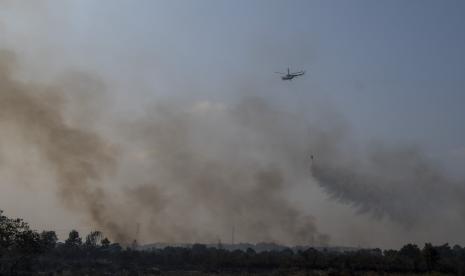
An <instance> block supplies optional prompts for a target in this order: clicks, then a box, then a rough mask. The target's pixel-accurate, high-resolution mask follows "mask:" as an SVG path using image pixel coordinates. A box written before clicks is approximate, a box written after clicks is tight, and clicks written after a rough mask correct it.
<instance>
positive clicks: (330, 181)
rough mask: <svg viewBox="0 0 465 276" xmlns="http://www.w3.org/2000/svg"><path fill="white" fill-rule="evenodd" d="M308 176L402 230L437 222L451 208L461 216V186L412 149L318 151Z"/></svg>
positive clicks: (335, 195) (418, 151)
mask: <svg viewBox="0 0 465 276" xmlns="http://www.w3.org/2000/svg"><path fill="white" fill-rule="evenodd" d="M347 156H352V158H351V159H347ZM312 174H313V176H314V177H315V178H316V179H317V182H318V184H319V185H320V186H321V187H322V188H323V189H324V190H325V191H326V192H327V193H328V194H330V195H331V196H332V198H334V199H336V200H339V201H341V202H343V203H346V204H349V205H351V206H353V207H354V208H356V209H357V210H358V211H359V212H360V213H370V214H372V215H373V216H374V217H377V218H382V217H384V216H388V217H389V218H390V219H391V220H393V221H396V222H398V223H401V224H402V225H404V226H406V227H408V228H411V227H414V226H415V225H417V224H418V223H428V222H431V221H438V220H439V221H441V220H442V219H444V218H446V217H448V216H450V213H451V212H452V213H456V215H458V216H459V217H461V216H462V215H463V214H461V210H463V207H464V204H463V200H462V199H463V196H464V195H465V194H464V191H463V188H461V187H460V185H459V183H455V182H454V181H452V180H451V179H450V178H449V177H448V176H447V174H446V173H444V172H443V171H441V170H440V169H439V166H438V165H437V164H434V163H433V162H432V161H431V160H430V159H428V158H427V157H426V156H424V154H423V153H422V152H421V151H420V150H419V149H418V148H415V147H397V148H394V147H387V146H382V145H379V144H378V145H376V146H373V147H371V148H369V149H368V150H367V151H366V153H365V154H361V153H357V152H352V153H350V154H349V155H347V153H345V156H343V155H342V153H336V152H335V151H333V152H332V153H330V154H328V155H325V154H324V153H322V154H321V155H320V156H319V158H317V159H315V160H314V161H313V164H312Z"/></svg>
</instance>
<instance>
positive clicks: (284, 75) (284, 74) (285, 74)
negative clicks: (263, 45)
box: [275, 68, 305, 80]
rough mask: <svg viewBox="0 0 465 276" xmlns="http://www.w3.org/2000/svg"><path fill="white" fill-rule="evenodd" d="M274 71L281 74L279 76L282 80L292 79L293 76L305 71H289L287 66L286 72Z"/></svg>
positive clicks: (300, 74) (302, 73)
mask: <svg viewBox="0 0 465 276" xmlns="http://www.w3.org/2000/svg"><path fill="white" fill-rule="evenodd" d="M275 73H276V74H281V75H283V76H282V77H281V79H282V80H292V79H293V78H295V77H298V76H302V75H304V74H305V71H299V72H294V73H291V72H290V70H289V68H287V73H281V72H275Z"/></svg>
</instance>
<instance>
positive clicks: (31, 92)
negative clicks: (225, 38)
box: [0, 51, 464, 244]
mask: <svg viewBox="0 0 465 276" xmlns="http://www.w3.org/2000/svg"><path fill="white" fill-rule="evenodd" d="M17 70H18V64H16V60H15V55H14V53H12V52H11V51H2V52H1V53H0V125H1V127H2V129H3V130H4V131H5V132H7V131H8V132H9V131H11V132H14V133H16V134H17V135H18V137H19V138H18V139H17V140H18V141H14V143H17V144H21V143H27V144H28V145H33V146H34V147H35V148H36V149H37V151H38V153H39V155H40V157H41V160H43V161H44V162H43V163H44V164H40V166H41V168H43V169H44V170H45V169H47V170H50V171H52V172H53V174H54V175H55V179H53V180H51V182H53V183H56V185H57V195H58V196H59V197H60V199H61V201H62V202H63V204H64V206H66V207H67V208H69V209H70V210H75V211H79V212H82V213H84V214H86V216H87V217H88V219H89V220H90V223H91V224H92V225H95V226H96V227H97V228H99V229H98V230H102V231H104V232H105V233H106V234H108V235H110V236H111V238H113V239H115V240H116V241H120V242H124V243H127V242H130V241H131V240H132V239H134V238H137V239H142V240H143V241H168V242H216V241H217V240H218V239H223V240H226V241H229V238H230V237H231V231H232V229H235V235H236V236H235V238H236V241H250V242H257V241H275V242H280V243H286V244H309V243H315V244H326V243H327V242H328V241H329V236H328V235H327V234H325V233H322V232H321V231H320V230H319V228H318V227H317V225H318V219H319V216H324V214H325V213H324V211H323V212H322V211H321V210H315V211H314V212H312V211H308V210H307V211H304V210H303V209H302V206H299V205H298V204H296V202H295V201H294V198H293V196H292V195H291V193H290V191H292V190H295V189H297V188H298V187H299V185H301V184H302V183H305V184H306V185H312V184H314V183H316V184H317V185H319V187H321V188H322V190H323V191H324V192H325V193H326V194H327V195H328V196H329V199H330V200H336V201H338V202H340V203H342V204H347V205H349V206H351V207H352V208H354V209H355V210H357V211H358V212H359V213H362V214H370V215H371V216H372V217H373V220H374V221H376V219H379V218H387V219H389V220H390V221H392V222H394V223H396V224H399V225H401V226H402V227H405V228H406V229H417V228H419V227H421V225H425V224H428V223H429V222H430V221H431V220H434V221H438V222H441V221H442V222H448V221H454V220H457V219H458V220H462V219H463V214H464V204H463V202H462V199H463V196H464V191H463V188H462V187H461V185H460V183H456V182H455V181H453V180H451V179H450V177H448V175H447V173H445V172H443V171H442V170H441V169H440V166H438V165H437V164H435V163H434V162H432V161H431V160H429V159H428V158H427V157H426V156H425V154H423V153H422V152H421V150H420V149H418V148H415V147H404V146H401V147H391V146H386V145H384V144H383V143H378V144H373V145H370V146H367V147H361V146H359V145H357V144H355V143H352V142H351V141H352V137H351V136H350V135H349V134H348V131H347V130H348V126H347V125H346V124H344V123H340V122H341V121H343V119H342V118H339V117H338V116H337V115H335V114H330V115H329V116H328V113H325V112H321V113H317V114H315V115H314V116H317V117H319V118H318V120H315V122H309V120H308V118H304V117H302V116H298V115H296V114H294V113H292V112H285V111H282V110H280V109H279V108H278V107H277V106H276V105H274V103H273V101H272V100H269V99H263V98H259V97H245V98H242V99H240V100H239V101H238V102H236V103H233V104H231V103H229V104H226V103H221V102H212V101H196V102H187V103H185V102H180V101H174V102H170V103H168V102H163V103H161V102H158V103H157V104H155V105H154V106H152V108H150V109H148V110H146V111H145V112H143V113H144V114H143V115H140V116H138V117H136V116H135V115H134V116H132V117H129V118H127V117H126V118H122V119H120V118H119V117H118V116H116V115H115V114H106V116H109V117H108V118H109V119H108V120H107V121H106V123H105V124H104V123H102V122H101V121H100V120H98V119H97V118H98V117H99V116H101V115H102V113H105V111H104V108H101V107H102V106H105V105H106V104H107V103H108V99H107V98H106V97H105V96H104V95H103V96H102V94H101V93H98V91H100V90H104V85H102V83H101V81H99V80H98V78H96V77H93V76H86V75H85V74H84V75H83V74H76V73H72V74H69V75H68V79H67V81H57V82H54V83H51V84H50V83H49V84H43V83H37V82H29V81H25V80H21V79H19V78H17V77H16V74H15V73H16V71H17ZM96 102H99V103H103V104H96ZM103 115H105V114H103ZM1 142H2V143H3V142H5V141H4V139H2V140H1ZM311 156H313V158H311ZM0 157H1V156H0ZM0 161H2V164H3V162H6V161H4V160H2V159H1V158H0ZM31 181H33V180H31ZM309 198H310V197H309ZM315 214H316V215H315ZM460 225H462V224H460Z"/></svg>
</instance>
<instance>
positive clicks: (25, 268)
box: [0, 210, 465, 275]
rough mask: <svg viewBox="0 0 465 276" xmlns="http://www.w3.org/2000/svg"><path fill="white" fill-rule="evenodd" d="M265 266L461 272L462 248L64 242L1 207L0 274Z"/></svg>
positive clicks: (94, 235)
mask: <svg viewBox="0 0 465 276" xmlns="http://www.w3.org/2000/svg"><path fill="white" fill-rule="evenodd" d="M174 270H175V271H205V272H211V273H220V272H243V271H247V272H266V271H276V270H281V271H282V270H287V271H290V270H294V271H302V272H310V271H338V272H345V273H349V275H350V273H360V272H368V271H371V272H376V273H387V274H389V273H426V272H433V271H434V272H438V273H444V274H455V275H465V248H462V247H461V246H459V245H455V246H453V247H451V246H449V245H448V244H444V245H441V246H433V245H432V244H430V243H426V244H425V245H424V246H423V247H422V248H420V247H418V246H417V245H415V244H407V245H405V246H403V247H402V248H401V249H399V250H381V249H359V250H355V251H346V252H335V251H330V250H324V249H319V250H317V249H315V248H306V249H300V250H292V249H291V248H285V249H283V250H279V251H264V252H256V251H255V250H254V249H252V248H248V249H247V250H233V251H229V250H226V249H222V248H214V247H207V246H206V245H203V244H194V245H192V246H191V247H165V248H162V249H150V250H136V247H135V245H129V246H124V247H123V246H121V245H120V244H118V243H113V242H111V241H110V240H109V239H108V238H106V237H105V236H104V235H103V234H102V233H101V232H99V231H94V232H91V233H89V234H88V235H87V236H86V237H85V238H82V237H81V236H80V234H79V233H78V232H77V231H75V230H72V231H71V232H70V233H69V236H68V238H67V239H66V240H65V241H64V242H59V241H58V238H57V235H56V233H55V232H54V231H42V232H40V233H39V232H37V231H35V230H32V229H30V227H29V225H28V224H27V223H26V222H24V221H23V220H22V219H18V218H14V219H13V218H8V217H7V216H5V215H3V212H2V211H1V210H0V275H14V274H28V273H37V272H41V273H60V272H71V273H75V274H95V275H97V274H103V272H105V273H109V274H117V273H119V272H121V271H127V272H137V273H139V274H141V273H142V274H143V273H148V274H157V273H160V272H161V271H174Z"/></svg>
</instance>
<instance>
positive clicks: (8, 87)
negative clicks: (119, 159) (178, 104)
mask: <svg viewBox="0 0 465 276" xmlns="http://www.w3.org/2000/svg"><path fill="white" fill-rule="evenodd" d="M17 66H18V65H17V64H16V57H15V55H14V53H12V52H10V51H6V50H3V51H1V52H0V121H1V123H2V125H3V126H4V127H5V126H6V125H8V126H11V127H12V128H13V129H14V130H15V131H18V132H19V133H20V134H21V137H22V138H23V139H24V140H25V141H28V142H29V143H32V144H33V145H36V146H37V149H38V150H39V152H40V154H41V155H42V156H43V158H44V159H45V160H47V161H48V162H49V163H50V164H51V165H52V168H53V170H54V172H55V173H56V176H57V182H58V183H59V185H58V188H59V190H58V192H59V196H60V197H61V198H62V201H63V203H64V204H66V206H68V207H69V208H72V209H81V210H84V211H85V212H86V213H87V214H88V215H89V217H90V219H91V220H92V222H93V223H94V224H96V225H98V226H99V227H101V228H102V229H105V230H111V231H112V233H118V234H117V235H116V237H118V238H119V239H122V238H123V236H121V235H122V233H123V232H122V231H120V230H119V229H118V227H117V225H115V224H114V223H113V222H112V221H111V220H110V219H109V217H108V215H109V214H107V211H108V208H107V206H106V201H107V198H106V193H105V190H104V189H103V188H102V187H101V183H102V181H103V177H104V175H105V173H107V172H111V170H112V169H114V167H115V162H116V159H115V157H116V156H115V151H114V149H112V147H111V145H110V144H109V143H107V142H106V141H105V140H104V139H103V138H102V137H100V136H99V135H98V134H97V133H95V132H90V131H87V130H85V129H82V128H78V127H75V126H72V125H69V124H68V123H67V122H66V121H65V118H64V114H63V106H64V98H63V96H64V92H63V91H60V90H59V89H58V88H57V87H56V86H46V85H42V84H37V83H26V82H24V81H19V80H16V79H15V78H14V70H15V69H16V67H17ZM119 233H121V234H119Z"/></svg>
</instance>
